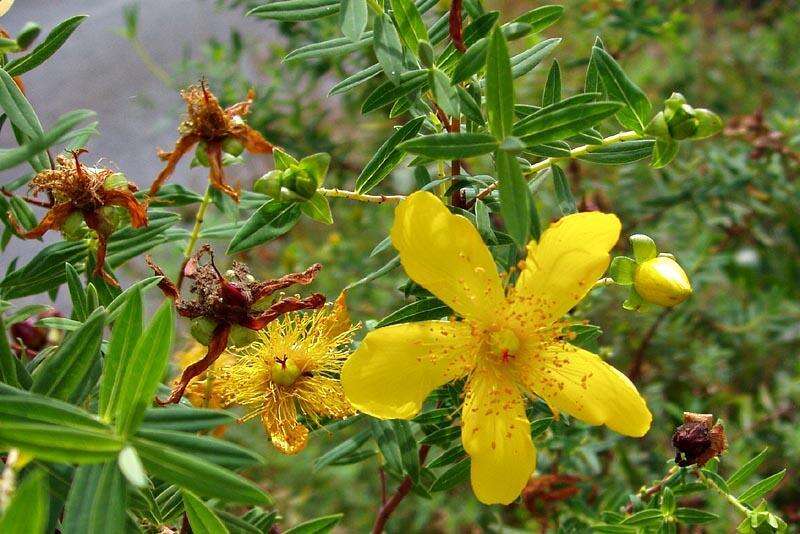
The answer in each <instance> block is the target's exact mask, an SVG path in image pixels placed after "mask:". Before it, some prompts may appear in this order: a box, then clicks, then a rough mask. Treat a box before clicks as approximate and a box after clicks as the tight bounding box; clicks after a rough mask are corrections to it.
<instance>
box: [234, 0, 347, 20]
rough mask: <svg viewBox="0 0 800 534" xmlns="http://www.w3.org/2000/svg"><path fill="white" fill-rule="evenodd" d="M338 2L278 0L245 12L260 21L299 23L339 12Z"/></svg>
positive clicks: (335, 0) (338, 0)
mask: <svg viewBox="0 0 800 534" xmlns="http://www.w3.org/2000/svg"><path fill="white" fill-rule="evenodd" d="M340 4H341V1H340V0H279V1H278V2H269V3H267V4H263V5H260V6H257V7H254V8H253V9H251V10H250V11H248V12H247V14H248V15H253V16H255V17H258V18H262V19H272V20H280V21H285V22H299V21H303V20H314V19H319V18H322V17H327V16H329V15H333V14H335V13H337V12H338V11H339V6H340Z"/></svg>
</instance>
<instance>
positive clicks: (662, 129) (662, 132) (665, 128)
mask: <svg viewBox="0 0 800 534" xmlns="http://www.w3.org/2000/svg"><path fill="white" fill-rule="evenodd" d="M644 133H646V134H647V135H652V136H653V137H655V138H657V139H669V137H670V133H669V125H668V124H667V119H666V117H665V116H664V112H663V111H659V112H658V113H656V116H655V117H653V119H652V120H651V121H650V123H649V124H648V125H647V128H645V130H644Z"/></svg>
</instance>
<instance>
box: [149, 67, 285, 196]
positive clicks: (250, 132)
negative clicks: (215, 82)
mask: <svg viewBox="0 0 800 534" xmlns="http://www.w3.org/2000/svg"><path fill="white" fill-rule="evenodd" d="M254 96H255V94H254V93H253V91H252V90H251V91H250V93H249V94H248V95H247V100H245V101H244V102H239V103H238V104H234V105H232V106H230V107H227V108H223V107H222V106H220V104H219V101H218V100H217V97H216V96H214V95H213V94H212V93H211V92H210V91H209V90H208V87H206V84H205V81H202V82H200V85H199V86H197V85H193V86H191V87H189V88H188V89H186V90H185V91H181V97H182V98H183V100H184V101H186V114H187V117H186V119H185V120H184V121H183V122H182V123H181V125H180V126H179V127H178V132H179V133H180V134H181V136H180V137H179V138H178V141H177V142H176V143H175V148H174V149H173V150H172V152H163V151H159V153H158V157H159V158H161V159H162V160H164V161H166V162H167V164H166V166H165V167H164V169H163V170H162V171H161V172H160V173H159V175H158V177H157V178H156V180H155V181H154V182H153V185H152V186H151V187H150V195H151V196H154V195H155V194H156V193H158V190H159V189H160V188H161V186H162V185H163V183H164V182H165V181H166V180H167V179H168V178H169V177H170V176H171V175H172V173H173V172H174V171H175V166H176V165H177V164H178V161H180V160H181V158H182V157H183V156H184V155H185V154H186V153H187V152H189V150H191V148H192V147H193V146H195V145H196V144H198V143H200V146H199V147H198V159H200V160H201V163H203V164H204V165H206V164H207V165H208V166H209V167H210V171H209V175H208V178H209V180H210V182H211V185H212V186H213V187H215V188H216V189H219V190H220V191H222V192H223V193H226V194H228V195H229V196H230V197H231V198H233V199H234V200H237V201H238V200H239V192H238V191H237V190H236V189H234V188H233V187H231V186H230V185H228V184H227V183H225V173H224V172H223V170H222V153H223V152H227V153H230V154H231V155H234V156H238V155H239V154H241V153H242V151H243V150H247V151H248V152H250V153H251V154H266V153H270V152H272V148H273V147H272V144H271V143H270V142H269V141H267V140H266V139H264V137H263V136H262V135H261V134H260V133H258V132H257V131H256V130H254V129H253V128H251V127H250V126H248V125H247V124H246V123H245V122H244V117H245V115H247V114H248V113H249V112H250V105H251V104H252V103H253V98H254Z"/></svg>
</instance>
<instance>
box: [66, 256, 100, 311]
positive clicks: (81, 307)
mask: <svg viewBox="0 0 800 534" xmlns="http://www.w3.org/2000/svg"><path fill="white" fill-rule="evenodd" d="M64 268H65V269H66V279H67V287H68V288H69V296H70V300H72V314H73V317H74V318H75V320H76V321H85V320H86V318H87V317H88V316H89V313H90V312H91V311H93V310H89V309H88V305H87V302H86V292H85V291H84V289H83V284H81V279H80V275H79V274H78V271H77V270H75V267H73V266H72V264H70V263H66V264H64Z"/></svg>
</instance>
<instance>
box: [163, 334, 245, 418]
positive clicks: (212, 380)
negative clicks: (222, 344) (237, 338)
mask: <svg viewBox="0 0 800 534" xmlns="http://www.w3.org/2000/svg"><path fill="white" fill-rule="evenodd" d="M207 351H208V347H206V346H205V345H201V344H200V343H198V342H196V341H193V342H192V343H191V344H190V345H189V346H188V347H186V348H185V349H184V350H182V351H181V352H179V353H178V354H177V355H176V356H175V361H176V363H177V364H178V366H179V367H180V368H181V369H184V368H186V367H188V366H189V365H191V364H193V363H194V362H196V361H197V360H199V359H201V358H202V357H203V356H205V354H206V352H207ZM234 361H235V357H234V355H233V354H231V353H230V352H229V351H225V352H223V353H222V354H221V355H220V357H219V358H218V359H217V361H216V362H214V365H212V366H210V367H209V368H208V369H206V370H205V371H203V372H202V373H200V374H199V375H197V376H196V377H194V379H192V381H191V382H189V385H188V386H187V387H186V393H185V396H186V397H187V398H188V399H189V401H190V402H191V403H192V404H193V405H194V406H202V407H206V408H221V407H222V405H223V402H222V395H221V393H220V383H219V380H218V378H219V376H220V373H221V372H222V369H223V368H225V367H226V366H228V365H230V364H232V363H233V362H234ZM175 383H176V385H177V384H178V383H180V376H178V377H176V378H175Z"/></svg>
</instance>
